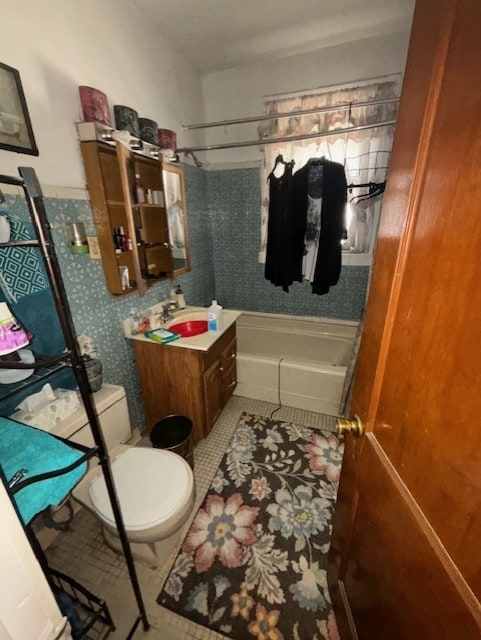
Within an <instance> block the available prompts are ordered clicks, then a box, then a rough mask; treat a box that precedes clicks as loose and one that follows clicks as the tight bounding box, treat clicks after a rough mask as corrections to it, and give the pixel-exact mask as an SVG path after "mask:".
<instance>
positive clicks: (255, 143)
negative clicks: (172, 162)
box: [175, 120, 396, 154]
mask: <svg viewBox="0 0 481 640" xmlns="http://www.w3.org/2000/svg"><path fill="white" fill-rule="evenodd" d="M393 124H396V120H389V121H387V122H377V123H376V124H362V125H359V126H357V127H346V128H345V129H333V130H332V131H322V132H321V133H306V134H304V135H298V136H284V137H282V138H264V139H261V140H247V141H246V142H226V143H224V144H209V145H206V146H203V147H180V148H179V149H176V150H175V153H176V154H178V153H193V152H195V151H216V150H219V149H237V148H240V147H263V146H264V145H265V144H278V143H279V142H291V141H292V140H310V139H311V138H323V137H325V136H335V135H338V136H339V135H342V134H343V133H349V132H350V131H363V130H364V129H376V128H377V127H389V126H391V125H393Z"/></svg>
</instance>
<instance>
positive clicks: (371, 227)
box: [257, 75, 401, 263]
mask: <svg viewBox="0 0 481 640" xmlns="http://www.w3.org/2000/svg"><path fill="white" fill-rule="evenodd" d="M400 84H401V76H400V75H396V76H391V77H389V78H383V79H382V80H378V81H374V80H370V81H367V82H365V83H359V82H358V83H356V85H355V86H342V87H334V88H332V89H329V90H319V91H316V92H311V93H309V94H307V93H303V94H297V95H290V96H285V97H276V98H269V99H268V100H266V102H265V112H266V113H286V112H290V111H300V110H305V109H313V108H317V107H336V106H341V105H349V104H351V103H352V108H351V109H346V110H341V111H336V110H334V111H329V112H321V113H313V114H307V115H302V116H292V117H283V118H276V119H273V120H265V121H263V122H262V123H261V124H260V125H259V127H258V129H257V131H258V135H259V138H260V139H261V140H262V139H263V138H283V137H287V136H297V135H307V134H312V133H322V132H327V131H332V136H331V135H330V136H325V137H321V138H318V139H316V138H311V139H308V140H293V141H290V142H280V143H279V144H269V145H266V146H265V147H264V149H263V150H262V163H261V176H260V178H261V193H262V205H261V239H260V252H259V262H261V263H264V262H265V256H266V245H267V220H268V214H269V185H268V183H267V177H268V175H269V173H270V171H271V170H272V167H273V166H274V162H275V158H276V157H277V155H278V154H279V153H282V154H283V156H284V160H292V159H293V160H295V166H294V171H296V170H297V169H300V168H301V167H302V166H304V164H305V163H306V162H307V161H308V160H309V158H312V157H320V156H325V157H327V158H329V159H330V160H333V161H334V162H340V163H341V164H343V165H344V167H345V171H346V178H347V182H348V184H350V183H351V182H354V183H356V182H357V183H359V182H370V181H372V182H383V181H384V180H385V179H386V171H387V167H388V163H389V155H390V151H391V145H392V137H393V132H394V127H393V126H390V127H376V124H377V123H381V122H386V121H391V120H395V118H396V113H397V103H396V102H392V103H386V104H381V105H376V106H370V107H361V108H359V107H356V106H355V104H356V103H358V102H368V101H372V100H384V99H389V98H397V97H398V96H399V93H400ZM359 125H372V128H369V129H365V130H362V131H345V132H343V130H344V129H346V128H348V127H353V126H359ZM360 193H362V192H361V191H354V192H353V195H359V194H360ZM366 205H368V206H367V207H365V209H364V210H362V208H361V209H360V210H354V206H353V205H349V207H348V212H347V213H348V216H347V219H348V225H349V227H350V229H349V238H348V243H347V247H346V249H347V250H353V251H356V252H360V253H365V252H369V251H370V250H372V243H373V240H374V237H375V232H376V230H377V229H376V227H377V221H378V218H379V204H377V206H376V202H373V201H371V202H370V201H367V202H366ZM360 231H362V233H361V232H360Z"/></svg>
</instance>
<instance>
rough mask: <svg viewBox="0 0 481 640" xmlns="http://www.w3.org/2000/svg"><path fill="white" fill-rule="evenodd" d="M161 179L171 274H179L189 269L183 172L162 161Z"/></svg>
mask: <svg viewBox="0 0 481 640" xmlns="http://www.w3.org/2000/svg"><path fill="white" fill-rule="evenodd" d="M162 179H163V182H164V196H165V208H166V210H167V220H168V225H169V241H170V247H171V250H172V260H173V274H174V276H179V275H181V274H182V273H186V272H187V271H190V257H189V240H188V233H187V210H186V204H185V188H184V172H183V170H182V169H181V167H178V166H176V165H173V164H169V163H168V162H163V163H162Z"/></svg>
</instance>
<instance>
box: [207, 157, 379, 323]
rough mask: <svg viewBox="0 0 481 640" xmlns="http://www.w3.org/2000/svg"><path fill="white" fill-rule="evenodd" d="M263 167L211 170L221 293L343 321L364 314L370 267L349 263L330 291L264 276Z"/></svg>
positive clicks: (234, 302)
mask: <svg viewBox="0 0 481 640" xmlns="http://www.w3.org/2000/svg"><path fill="white" fill-rule="evenodd" d="M260 200H261V193H260V184H259V170H258V169H236V170H222V171H209V172H208V174H207V203H208V207H209V216H210V220H211V225H212V237H213V244H214V274H215V292H216V297H217V299H218V301H219V304H221V305H222V306H224V307H226V308H232V309H244V310H247V311H265V312H271V313H284V314H289V315H299V316H322V317H328V318H339V319H343V320H359V319H360V317H361V313H362V309H363V306H364V300H365V296H366V287H367V281H368V277H369V267H343V268H342V271H341V278H340V281H339V283H338V284H337V285H336V286H335V287H332V288H331V289H330V291H329V293H328V294H326V295H324V296H318V295H313V294H312V292H311V285H310V284H309V283H307V282H306V283H300V282H296V283H294V284H293V285H292V287H290V288H289V292H288V293H286V292H284V291H282V289H280V288H279V287H275V286H274V285H272V284H271V283H270V282H269V281H267V280H266V279H265V278H264V265H261V264H259V262H258V258H257V255H258V251H259V244H260Z"/></svg>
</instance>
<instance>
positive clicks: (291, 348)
mask: <svg viewBox="0 0 481 640" xmlns="http://www.w3.org/2000/svg"><path fill="white" fill-rule="evenodd" d="M356 330H357V322H347V321H336V320H334V321H333V320H326V319H317V318H306V317H294V316H283V315H276V314H269V313H251V312H244V313H243V314H242V316H241V317H240V318H239V319H238V320H237V387H236V389H235V391H234V394H235V395H238V396H244V397H246V398H254V399H256V400H265V401H266V402H274V403H276V404H277V403H278V402H279V394H280V401H281V404H282V405H283V406H289V407H297V408H299V409H306V410H308V411H316V412H318V413H326V414H328V415H338V413H339V402H340V399H341V394H342V388H343V384H344V379H345V377H346V370H347V365H348V363H349V358H350V355H351V351H352V346H353V342H354V337H355V335H356ZM279 390H280V391H279Z"/></svg>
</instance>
